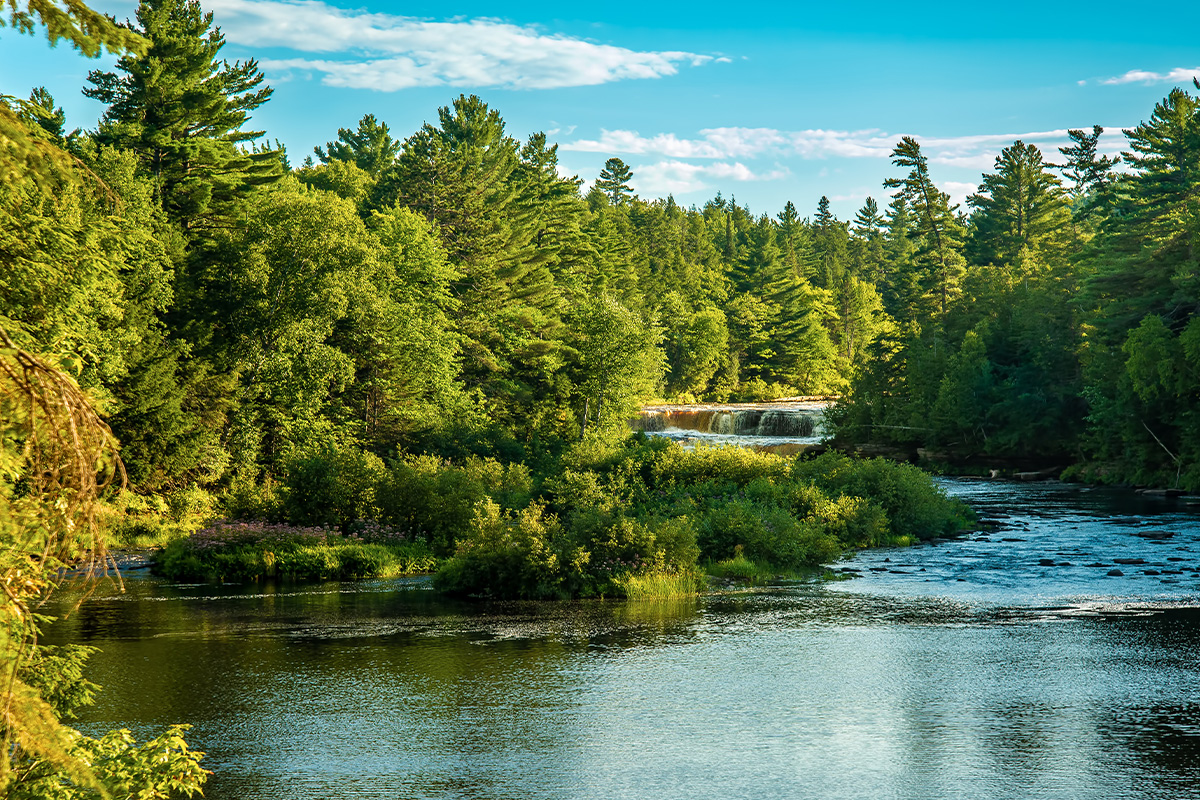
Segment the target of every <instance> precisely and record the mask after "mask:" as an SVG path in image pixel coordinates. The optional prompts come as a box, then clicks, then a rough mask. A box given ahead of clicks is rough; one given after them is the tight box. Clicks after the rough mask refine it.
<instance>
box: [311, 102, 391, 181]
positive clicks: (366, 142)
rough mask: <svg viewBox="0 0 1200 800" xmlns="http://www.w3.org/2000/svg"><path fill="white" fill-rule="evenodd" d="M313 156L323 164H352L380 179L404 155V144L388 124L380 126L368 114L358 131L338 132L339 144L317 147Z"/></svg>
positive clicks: (345, 130) (346, 129)
mask: <svg viewBox="0 0 1200 800" xmlns="http://www.w3.org/2000/svg"><path fill="white" fill-rule="evenodd" d="M313 152H314V153H315V154H316V156H317V158H319V159H321V163H322V164H328V163H329V162H331V161H349V162H350V163H352V164H355V165H357V166H358V168H359V169H362V170H365V171H366V172H367V173H368V174H370V175H371V176H372V177H375V178H378V177H379V176H380V175H381V174H382V173H383V171H384V170H386V169H387V168H388V167H389V166H391V165H392V162H394V161H395V160H396V156H397V155H399V154H400V142H399V141H398V140H396V139H393V138H392V135H391V133H389V132H388V126H387V124H386V123H380V122H378V121H377V120H376V119H375V115H374V114H366V115H364V116H363V118H362V119H360V120H359V121H358V129H357V130H350V129H349V128H338V139H337V141H336V142H326V143H325V147H324V148H321V147H314V148H313Z"/></svg>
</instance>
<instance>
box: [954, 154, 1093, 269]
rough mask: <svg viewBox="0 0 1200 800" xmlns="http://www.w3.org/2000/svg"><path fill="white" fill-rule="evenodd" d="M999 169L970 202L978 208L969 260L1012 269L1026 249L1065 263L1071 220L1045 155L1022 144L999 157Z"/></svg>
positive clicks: (985, 179) (973, 222)
mask: <svg viewBox="0 0 1200 800" xmlns="http://www.w3.org/2000/svg"><path fill="white" fill-rule="evenodd" d="M995 169H996V171H995V172H994V173H991V174H988V175H984V176H983V183H981V184H980V186H979V191H978V192H977V193H976V194H973V195H971V196H970V197H968V198H967V204H968V205H970V206H971V208H973V209H975V214H974V215H973V216H972V218H971V238H970V241H969V242H968V244H967V248H966V253H967V256H968V258H969V259H970V260H971V261H972V263H975V264H1006V265H1007V264H1011V263H1013V262H1014V261H1015V260H1016V259H1017V257H1018V256H1019V255H1020V254H1021V251H1022V250H1028V251H1029V252H1031V253H1035V254H1046V256H1049V257H1051V258H1055V259H1058V258H1060V257H1061V255H1062V253H1063V252H1065V250H1066V245H1067V241H1068V237H1069V235H1070V231H1069V224H1070V215H1069V214H1068V212H1067V205H1066V202H1065V201H1064V199H1063V195H1064V192H1063V189H1062V187H1061V185H1060V184H1059V182H1058V179H1057V178H1056V177H1054V176H1053V175H1051V174H1050V172H1049V171H1048V170H1047V169H1046V167H1045V165H1044V164H1043V163H1042V153H1041V151H1040V150H1038V148H1037V147H1035V146H1034V145H1031V144H1030V145H1026V144H1025V143H1023V142H1021V141H1017V142H1015V143H1014V144H1013V145H1011V146H1010V147H1006V148H1004V150H1002V151H1001V153H1000V155H998V156H996V166H995Z"/></svg>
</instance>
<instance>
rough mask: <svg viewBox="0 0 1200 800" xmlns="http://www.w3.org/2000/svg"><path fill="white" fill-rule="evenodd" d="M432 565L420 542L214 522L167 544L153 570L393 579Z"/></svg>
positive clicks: (243, 577) (213, 575)
mask: <svg viewBox="0 0 1200 800" xmlns="http://www.w3.org/2000/svg"><path fill="white" fill-rule="evenodd" d="M437 566H438V562H437V559H436V558H435V557H434V556H433V554H432V552H431V551H430V550H429V547H428V546H427V545H426V544H425V543H424V542H419V541H417V542H412V541H386V542H367V541H363V540H361V539H359V538H357V537H354V536H342V535H341V534H339V533H336V532H335V531H332V530H330V529H328V528H302V527H296V526H290V525H278V524H270V523H264V522H229V521H218V522H215V523H212V524H210V525H209V526H208V527H206V528H204V529H203V530H201V531H199V532H197V533H196V534H194V535H192V536H189V537H187V538H185V539H177V540H175V541H172V542H170V543H169V544H168V545H167V546H166V547H165V548H164V549H163V550H162V551H161V552H160V553H158V554H157V555H156V557H155V559H154V564H153V567H152V568H153V571H154V572H155V574H158V575H162V576H164V577H166V578H170V579H172V580H218V581H256V580H262V579H266V578H288V579H292V580H348V579H357V578H394V577H399V576H401V575H419V574H424V573H428V572H432V571H433V570H435V569H436V568H437Z"/></svg>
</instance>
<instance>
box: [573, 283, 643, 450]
mask: <svg viewBox="0 0 1200 800" xmlns="http://www.w3.org/2000/svg"><path fill="white" fill-rule="evenodd" d="M569 321H570V328H571V334H572V335H571V343H572V345H573V348H574V350H575V353H576V354H577V357H576V365H577V369H578V374H577V378H576V385H577V386H578V391H579V393H580V395H581V399H582V400H583V409H582V413H581V414H580V420H581V425H580V438H581V439H582V438H583V437H585V436H586V435H587V428H588V424H589V421H590V419H591V418H592V415H593V414H594V415H595V418H596V419H597V420H599V421H600V422H601V424H605V425H609V426H612V425H614V424H624V423H625V421H626V420H627V419H628V418H629V415H630V414H631V413H633V411H634V410H635V408H636V405H637V401H639V400H640V399H641V398H642V397H644V396H646V395H647V394H650V393H652V392H653V391H654V389H655V387H656V386H657V384H658V382H659V380H660V379H661V378H662V373H663V366H664V365H663V356H662V351H661V350H660V349H659V345H660V343H661V340H662V331H661V329H660V328H659V327H658V325H656V324H654V323H653V322H652V321H650V320H647V319H645V318H644V317H642V316H641V315H639V314H637V313H635V312H633V311H631V310H629V309H628V308H625V307H624V306H623V305H621V304H620V303H618V302H617V301H616V300H613V299H612V298H611V297H596V298H588V299H586V300H583V301H581V302H580V303H579V304H578V305H577V306H576V307H575V308H574V309H573V310H572V313H571V316H570V320H569Z"/></svg>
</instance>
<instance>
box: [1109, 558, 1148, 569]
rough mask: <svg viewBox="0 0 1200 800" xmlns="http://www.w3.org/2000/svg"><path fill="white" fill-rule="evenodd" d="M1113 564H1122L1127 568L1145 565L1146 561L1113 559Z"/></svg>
mask: <svg viewBox="0 0 1200 800" xmlns="http://www.w3.org/2000/svg"><path fill="white" fill-rule="evenodd" d="M1113 563H1114V564H1123V565H1124V566H1127V567H1129V566H1137V565H1138V564H1145V563H1146V559H1144V558H1114V559H1113Z"/></svg>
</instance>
